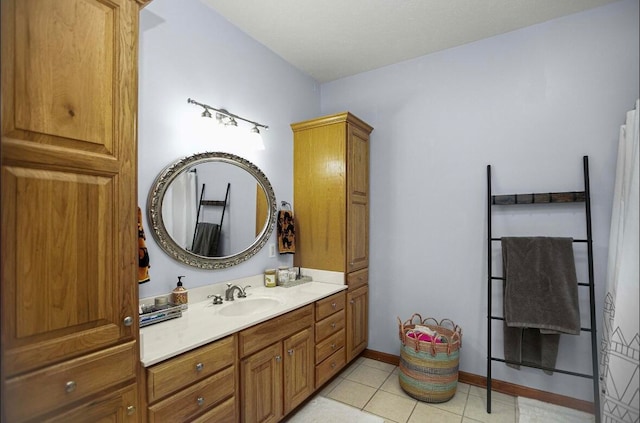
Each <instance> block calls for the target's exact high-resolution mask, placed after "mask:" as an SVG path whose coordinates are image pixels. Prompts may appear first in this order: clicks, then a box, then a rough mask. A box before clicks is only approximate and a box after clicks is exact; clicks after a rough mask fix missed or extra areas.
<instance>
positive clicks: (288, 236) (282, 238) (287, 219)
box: [278, 210, 296, 254]
mask: <svg viewBox="0 0 640 423" xmlns="http://www.w3.org/2000/svg"><path fill="white" fill-rule="evenodd" d="M278 252H279V253H280V254H293V253H295V252H296V231H295V225H294V223H293V210H280V211H279V212H278Z"/></svg>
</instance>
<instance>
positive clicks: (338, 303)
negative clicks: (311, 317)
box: [316, 292, 346, 321]
mask: <svg viewBox="0 0 640 423" xmlns="http://www.w3.org/2000/svg"><path fill="white" fill-rule="evenodd" d="M345 302H346V298H345V293H344V292H338V293H337V294H333V295H332V296H330V297H327V298H323V299H322V300H318V301H316V321H319V320H322V319H324V318H325V317H327V316H330V315H332V314H333V313H335V312H338V311H340V310H344V304H345Z"/></svg>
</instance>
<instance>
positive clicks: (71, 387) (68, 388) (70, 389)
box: [64, 380, 77, 394]
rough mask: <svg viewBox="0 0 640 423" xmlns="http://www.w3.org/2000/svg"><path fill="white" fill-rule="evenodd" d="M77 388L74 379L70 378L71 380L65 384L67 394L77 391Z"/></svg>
mask: <svg viewBox="0 0 640 423" xmlns="http://www.w3.org/2000/svg"><path fill="white" fill-rule="evenodd" d="M76 388H77V385H76V383H75V382H74V381H73V380H70V381H69V382H67V383H65V384H64V391H65V392H66V393H67V394H70V393H71V392H73V391H75V390H76Z"/></svg>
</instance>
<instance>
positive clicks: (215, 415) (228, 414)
mask: <svg viewBox="0 0 640 423" xmlns="http://www.w3.org/2000/svg"><path fill="white" fill-rule="evenodd" d="M239 420H240V419H237V418H236V400H235V398H229V399H228V400H226V401H224V402H222V403H220V404H218V405H216V406H215V407H213V408H212V409H211V410H209V411H207V412H206V413H204V414H203V415H202V416H200V417H198V418H196V419H194V420H192V421H191V423H211V422H215V423H236V422H237V421H239Z"/></svg>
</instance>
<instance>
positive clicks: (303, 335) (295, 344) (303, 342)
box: [284, 328, 315, 414]
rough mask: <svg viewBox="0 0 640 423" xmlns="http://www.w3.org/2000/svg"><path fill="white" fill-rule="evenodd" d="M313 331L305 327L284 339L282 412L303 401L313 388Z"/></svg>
mask: <svg viewBox="0 0 640 423" xmlns="http://www.w3.org/2000/svg"><path fill="white" fill-rule="evenodd" d="M313 353H314V343H313V331H312V330H311V328H308V329H305V330H303V331H301V332H298V333H297V334H295V335H293V336H291V337H289V338H287V339H285V340H284V413H285V414H287V413H289V412H290V411H291V410H293V409H294V408H296V407H297V406H298V405H299V404H300V403H302V401H304V400H305V399H306V398H307V397H308V396H309V395H311V394H312V393H313V390H314V383H313V378H314V368H315V366H314V359H313Z"/></svg>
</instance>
